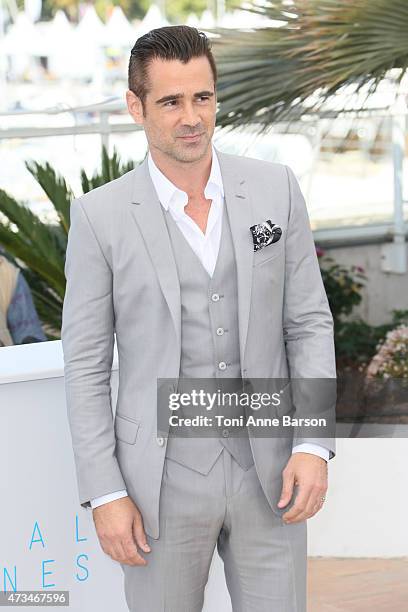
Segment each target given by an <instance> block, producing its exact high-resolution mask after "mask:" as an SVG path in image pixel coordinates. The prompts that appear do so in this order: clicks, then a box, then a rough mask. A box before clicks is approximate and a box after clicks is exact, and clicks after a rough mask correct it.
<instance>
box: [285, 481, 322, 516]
mask: <svg viewBox="0 0 408 612" xmlns="http://www.w3.org/2000/svg"><path fill="white" fill-rule="evenodd" d="M322 495H323V489H322V488H321V487H320V486H318V485H314V486H312V490H311V494H310V497H309V499H308V501H307V503H306V507H305V509H304V510H303V512H301V513H300V514H299V515H298V516H296V517H295V519H294V520H293V521H292V522H300V521H305V520H306V519H308V518H311V517H312V516H313V515H314V514H315V507H316V506H317V509H319V508H320V503H321V498H322Z"/></svg>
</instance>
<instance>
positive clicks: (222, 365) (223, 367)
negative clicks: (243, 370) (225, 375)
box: [218, 361, 227, 370]
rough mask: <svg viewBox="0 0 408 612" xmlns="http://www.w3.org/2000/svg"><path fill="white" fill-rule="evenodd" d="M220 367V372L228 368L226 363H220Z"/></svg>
mask: <svg viewBox="0 0 408 612" xmlns="http://www.w3.org/2000/svg"><path fill="white" fill-rule="evenodd" d="M218 367H219V368H220V370H225V368H226V367H227V364H226V363H225V361H220V363H219V364H218Z"/></svg>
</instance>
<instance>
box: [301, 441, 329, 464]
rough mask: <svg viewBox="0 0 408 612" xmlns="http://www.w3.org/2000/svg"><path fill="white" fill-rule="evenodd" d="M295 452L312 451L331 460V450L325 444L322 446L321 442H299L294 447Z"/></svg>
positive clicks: (313, 453) (326, 459)
mask: <svg viewBox="0 0 408 612" xmlns="http://www.w3.org/2000/svg"><path fill="white" fill-rule="evenodd" d="M293 453H311V454H312V455H318V456H319V457H321V458H322V459H324V460H325V461H329V459H330V451H329V449H328V448H326V447H325V446H321V445H320V444H310V443H308V442H303V443H302V444H297V445H296V446H294V447H293V448H292V454H293Z"/></svg>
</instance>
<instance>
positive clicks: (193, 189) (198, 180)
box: [149, 143, 212, 196]
mask: <svg viewBox="0 0 408 612" xmlns="http://www.w3.org/2000/svg"><path fill="white" fill-rule="evenodd" d="M149 149H150V154H151V156H152V159H153V161H154V163H155V164H156V166H157V167H158V168H159V170H160V171H161V172H163V174H164V175H165V176H166V177H167V178H168V179H169V181H171V182H172V183H173V184H174V185H176V187H178V188H179V189H181V190H182V191H185V192H186V193H187V195H188V196H194V195H197V194H201V193H203V192H204V189H205V186H206V184H207V182H208V179H209V176H210V172H211V164H212V146H211V143H210V146H209V147H208V149H207V152H206V154H205V155H204V156H203V157H202V158H201V159H198V160H196V161H192V162H182V161H179V160H176V159H174V158H173V157H169V156H168V155H165V154H163V153H162V152H161V151H159V150H158V149H155V148H150V147H149Z"/></svg>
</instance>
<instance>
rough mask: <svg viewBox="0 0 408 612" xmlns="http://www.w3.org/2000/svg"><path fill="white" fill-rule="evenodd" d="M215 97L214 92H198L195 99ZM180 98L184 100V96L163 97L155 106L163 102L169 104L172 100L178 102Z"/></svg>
mask: <svg viewBox="0 0 408 612" xmlns="http://www.w3.org/2000/svg"><path fill="white" fill-rule="evenodd" d="M213 95H214V92H213V91H198V92H197V93H195V94H194V97H195V98H201V96H208V97H211V96H213ZM180 98H184V94H169V95H168V96H163V97H162V98H160V99H159V100H156V102H155V104H163V102H169V101H170V100H178V99H180Z"/></svg>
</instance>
